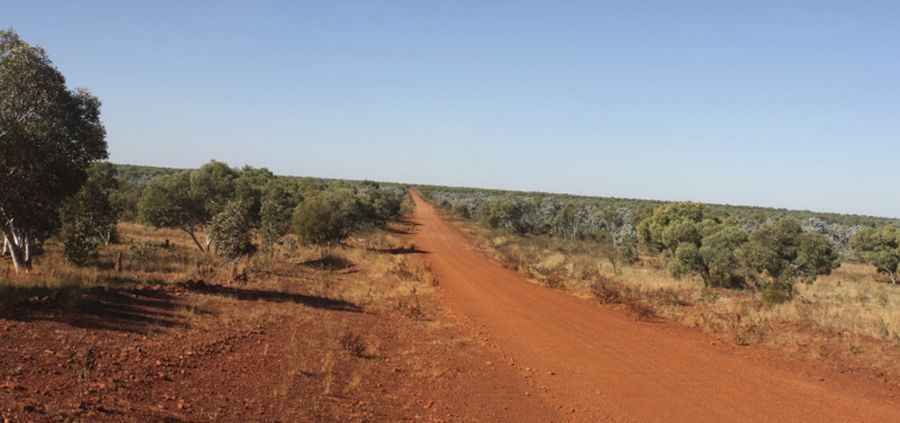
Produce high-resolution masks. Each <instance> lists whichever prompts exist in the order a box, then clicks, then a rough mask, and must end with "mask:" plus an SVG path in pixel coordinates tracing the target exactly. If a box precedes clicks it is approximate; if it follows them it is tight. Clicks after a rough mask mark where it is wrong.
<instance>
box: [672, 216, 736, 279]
mask: <svg viewBox="0 0 900 423" xmlns="http://www.w3.org/2000/svg"><path fill="white" fill-rule="evenodd" d="M705 232H706V233H705V234H704V236H703V238H702V239H701V241H700V246H699V247H698V246H697V245H696V244H693V243H690V242H682V243H681V244H679V245H678V247H677V249H676V250H675V256H674V260H673V262H672V268H673V270H674V273H675V274H684V273H693V274H697V275H699V276H700V278H701V279H702V280H703V285H704V286H706V287H724V288H738V287H741V286H743V284H744V279H743V276H742V271H743V266H742V263H741V262H740V259H739V258H738V256H737V254H736V253H737V251H739V250H740V248H741V247H742V246H743V245H744V243H746V242H747V238H748V236H747V232H745V231H744V230H743V229H741V228H739V227H737V226H732V225H725V224H722V225H716V226H707V227H706V230H705Z"/></svg>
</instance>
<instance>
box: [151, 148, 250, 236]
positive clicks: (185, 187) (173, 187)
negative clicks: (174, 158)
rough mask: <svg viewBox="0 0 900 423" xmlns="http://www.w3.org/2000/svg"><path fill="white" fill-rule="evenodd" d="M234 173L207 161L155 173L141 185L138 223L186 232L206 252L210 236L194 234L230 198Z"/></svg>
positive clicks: (232, 192) (232, 196)
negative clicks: (186, 168)
mask: <svg viewBox="0 0 900 423" xmlns="http://www.w3.org/2000/svg"><path fill="white" fill-rule="evenodd" d="M236 176H237V172H235V171H234V170H233V169H231V168H229V167H228V166H227V165H225V164H224V163H221V162H217V161H211V162H209V163H207V164H205V165H203V166H202V167H201V168H200V169H197V170H195V171H183V172H179V173H176V174H171V175H163V176H158V177H156V178H154V179H153V180H151V181H150V183H149V184H147V186H146V187H145V188H144V192H143V195H142V196H141V201H140V202H139V203H138V214H139V215H140V219H141V221H142V222H144V223H146V224H148V225H151V226H154V227H157V228H177V229H181V230H182V231H184V232H185V233H187V234H188V235H189V236H190V237H191V239H192V240H193V241H194V244H195V245H196V246H197V248H199V249H200V251H204V252H205V251H209V247H210V244H211V243H212V239H210V238H209V237H208V236H207V238H206V240H205V241H204V242H200V239H199V238H198V236H199V235H200V233H201V231H202V230H203V229H204V228H205V227H206V226H207V224H208V223H209V221H210V220H211V219H212V218H213V216H215V215H217V214H219V213H220V212H221V211H222V210H224V208H225V206H226V205H228V203H229V202H230V201H231V200H232V199H233V198H234V192H235V191H234V179H235V178H236Z"/></svg>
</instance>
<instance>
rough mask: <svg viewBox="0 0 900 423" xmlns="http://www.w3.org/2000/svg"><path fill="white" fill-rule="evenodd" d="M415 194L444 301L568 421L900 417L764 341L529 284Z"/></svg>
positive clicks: (844, 380) (875, 393) (871, 392)
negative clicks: (737, 341) (747, 341)
mask: <svg viewBox="0 0 900 423" xmlns="http://www.w3.org/2000/svg"><path fill="white" fill-rule="evenodd" d="M411 194H412V197H413V199H414V201H415V203H416V211H415V215H414V220H415V221H416V223H418V224H419V225H420V226H419V227H418V229H417V233H416V235H415V242H416V246H417V247H418V248H420V249H421V250H423V251H425V252H427V254H424V256H425V257H426V258H425V259H426V260H427V261H428V262H429V263H430V265H431V267H432V269H433V271H434V272H435V274H436V275H437V277H438V279H439V280H440V283H441V294H440V295H441V298H442V301H444V302H445V304H446V305H447V307H448V308H449V309H450V310H451V311H452V312H453V313H454V314H455V315H458V316H461V317H463V318H464V320H465V321H466V322H469V323H468V324H469V325H470V326H474V327H473V328H471V329H472V330H476V331H478V332H480V333H485V334H487V336H488V337H489V338H490V339H491V340H492V341H493V343H494V344H496V345H498V349H499V350H500V353H501V354H503V355H505V356H506V357H507V358H508V361H509V363H510V364H511V365H514V366H515V367H517V368H518V369H519V370H520V371H521V372H523V373H525V374H526V376H527V377H529V379H530V380H531V382H532V384H533V386H535V387H536V388H537V389H536V390H535V392H534V393H531V394H529V395H539V396H540V397H541V400H542V401H545V402H547V403H549V404H553V405H554V406H555V407H556V409H557V410H559V413H560V416H561V420H567V421H585V422H595V421H607V422H670V423H671V422H900V402H898V399H897V397H896V393H895V392H894V393H892V392H889V391H887V390H886V389H885V388H886V385H883V384H879V383H876V382H873V381H871V380H866V379H864V378H860V377H854V376H853V375H846V374H841V373H839V372H836V371H833V370H830V369H829V368H827V367H825V366H824V365H821V366H820V365H817V364H815V363H809V362H804V361H800V360H793V359H791V358H790V357H785V356H783V355H782V354H777V353H775V352H773V351H769V350H766V349H764V348H754V347H737V346H733V345H723V344H722V343H721V342H717V341H716V340H715V339H713V338H711V337H709V336H706V335H704V334H702V333H700V332H699V331H697V330H693V329H690V328H686V327H682V326H679V325H676V324H672V323H667V322H638V321H635V320H634V319H633V318H631V317H629V316H628V315H626V314H624V313H623V312H621V311H619V310H615V309H612V308H609V307H606V306H602V305H600V304H598V303H596V302H592V301H588V300H584V299H580V298H577V297H574V296H571V295H568V294H566V293H564V292H561V291H558V290H552V289H548V288H544V287H541V286H538V285H536V284H533V283H529V282H528V281H527V280H526V279H525V278H524V277H523V276H521V275H520V274H518V273H515V272H513V271H511V270H508V269H505V268H504V267H502V266H501V265H500V264H498V263H497V262H495V261H492V260H490V259H489V258H487V257H486V256H485V255H483V254H481V253H479V252H478V251H475V250H474V248H473V247H472V244H471V243H470V242H469V241H468V240H467V239H466V237H465V236H464V235H463V234H462V233H461V232H460V231H459V230H457V229H455V228H453V227H451V226H450V225H448V224H447V223H446V222H445V221H444V220H443V219H442V218H441V216H440V215H439V214H438V212H437V211H436V210H435V209H434V207H432V206H431V205H430V204H428V203H427V202H425V201H424V200H423V199H422V197H421V196H420V195H419V194H418V193H417V192H416V191H415V190H413V191H411ZM523 398H526V399H525V400H527V397H523ZM469 400H471V401H489V399H479V398H470V399H469ZM534 421H538V420H537V419H535V420H534Z"/></svg>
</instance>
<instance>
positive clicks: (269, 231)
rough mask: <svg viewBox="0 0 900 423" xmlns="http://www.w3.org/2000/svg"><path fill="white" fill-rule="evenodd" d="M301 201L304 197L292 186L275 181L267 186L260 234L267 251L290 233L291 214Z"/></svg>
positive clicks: (261, 206) (262, 204)
mask: <svg viewBox="0 0 900 423" xmlns="http://www.w3.org/2000/svg"><path fill="white" fill-rule="evenodd" d="M300 201H302V196H301V195H300V193H299V190H298V189H297V188H296V187H295V186H293V185H292V184H289V183H287V182H284V181H281V180H275V181H271V182H269V184H268V185H267V186H266V188H265V190H264V192H263V197H262V203H261V205H260V232H261V235H262V243H263V247H264V248H265V249H270V248H271V247H272V246H273V245H274V244H275V242H277V241H278V240H279V239H281V237H283V236H285V235H287V233H288V232H290V229H291V214H292V213H293V211H294V209H295V208H296V207H297V204H298V203H299V202H300Z"/></svg>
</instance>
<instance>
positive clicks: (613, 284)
mask: <svg viewBox="0 0 900 423" xmlns="http://www.w3.org/2000/svg"><path fill="white" fill-rule="evenodd" d="M591 292H592V293H593V294H594V297H595V298H597V300H599V301H600V302H601V303H603V304H623V303H625V302H627V299H628V298H629V297H631V296H632V294H633V293H632V292H631V288H628V287H627V286H625V285H624V284H622V283H621V282H619V281H616V280H613V279H610V278H608V277H606V276H603V275H600V276H598V277H597V280H595V281H594V283H593V284H591Z"/></svg>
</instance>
